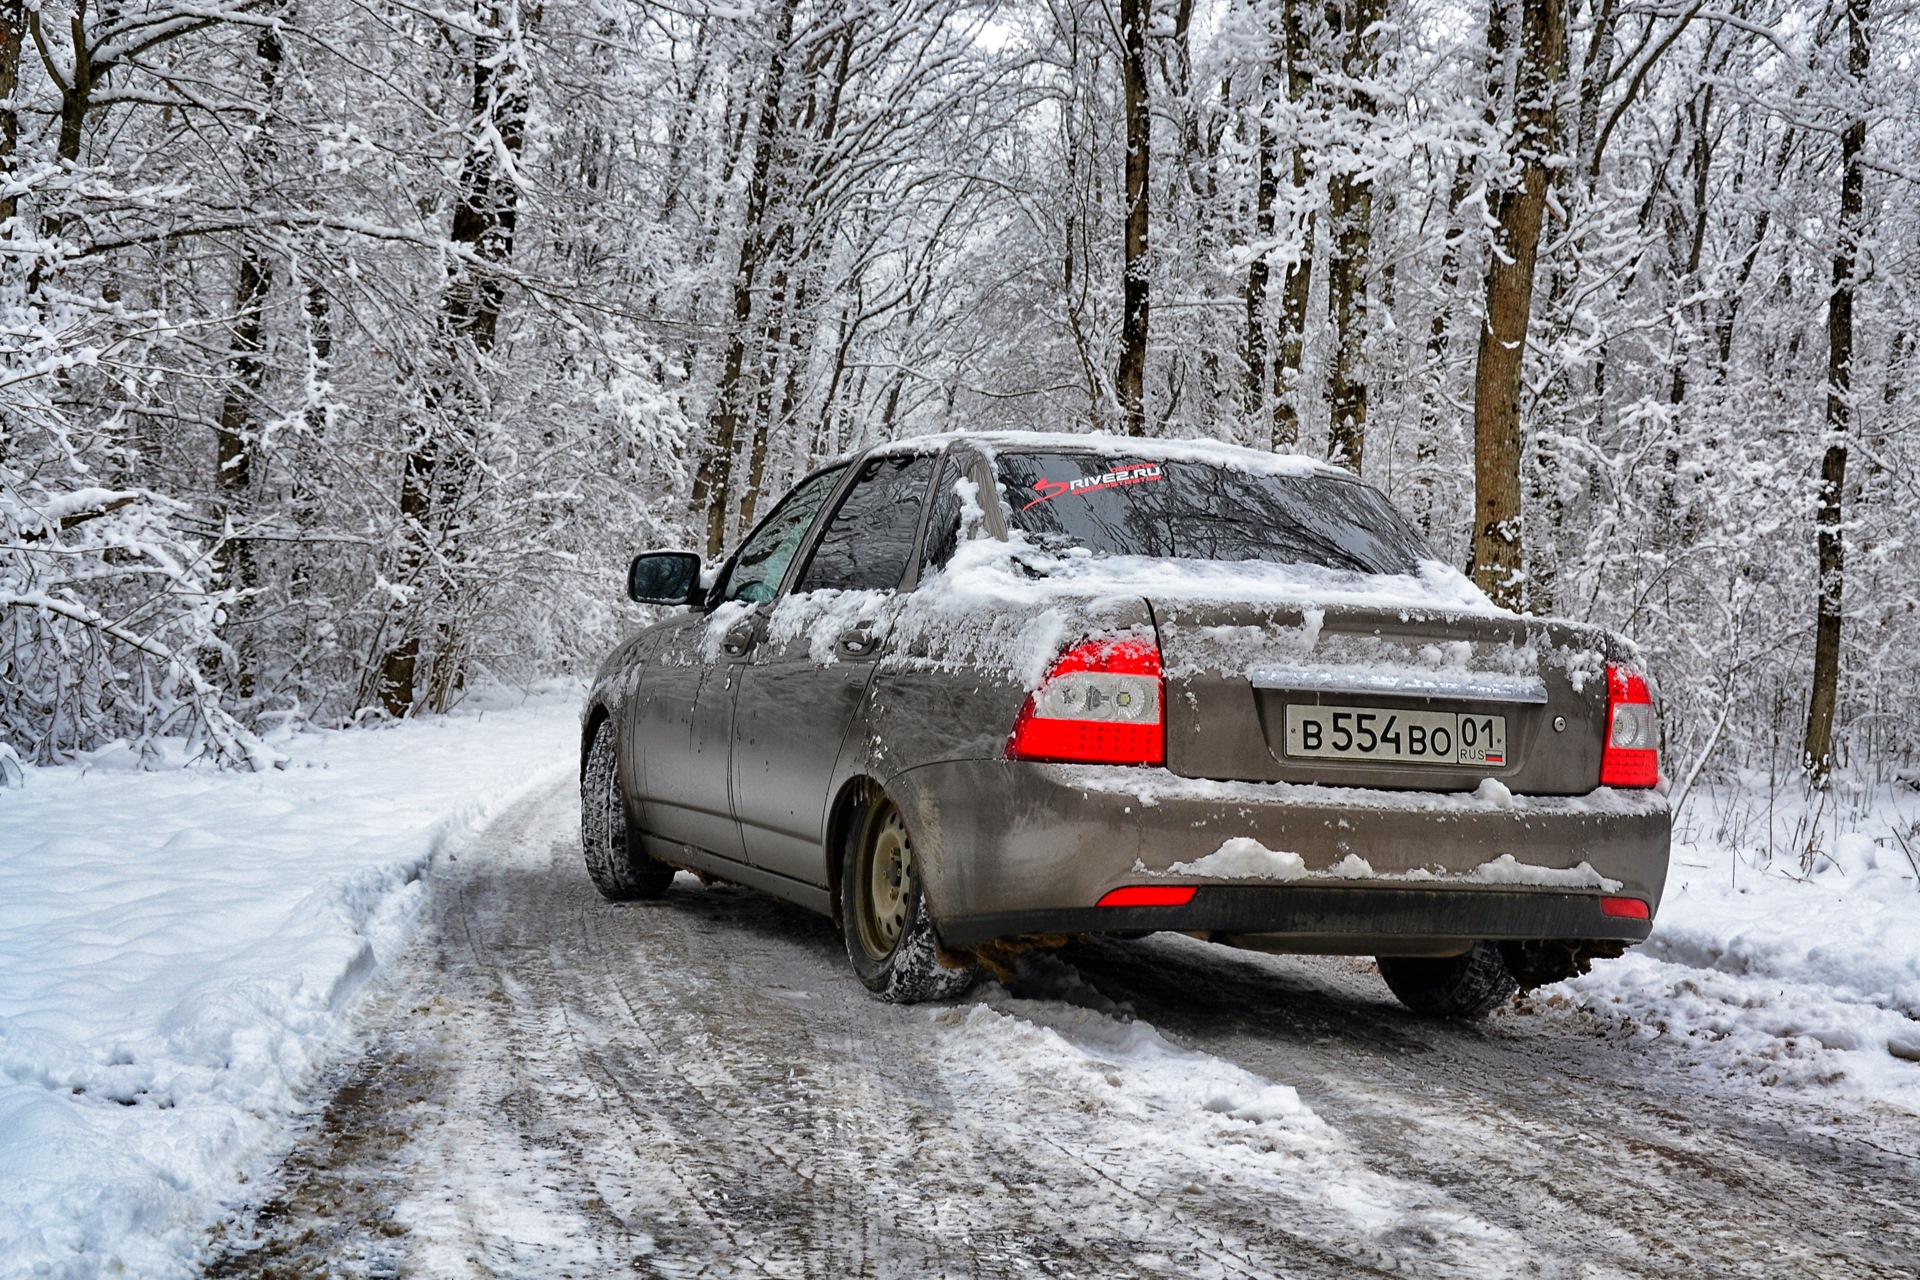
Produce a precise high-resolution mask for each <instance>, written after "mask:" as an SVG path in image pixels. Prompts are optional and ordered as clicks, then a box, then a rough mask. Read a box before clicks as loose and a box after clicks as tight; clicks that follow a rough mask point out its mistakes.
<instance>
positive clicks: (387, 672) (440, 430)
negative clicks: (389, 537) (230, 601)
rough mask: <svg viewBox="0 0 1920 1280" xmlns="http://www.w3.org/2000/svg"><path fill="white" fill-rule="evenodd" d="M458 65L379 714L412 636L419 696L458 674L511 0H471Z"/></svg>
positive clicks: (397, 706) (507, 184)
mask: <svg viewBox="0 0 1920 1280" xmlns="http://www.w3.org/2000/svg"><path fill="white" fill-rule="evenodd" d="M473 16H474V25H473V30H472V32H471V35H470V36H469V40H470V45H469V47H470V49H471V56H470V60H469V63H468V71H469V75H470V85H471V92H472V97H471V99H470V102H471V115H470V116H469V121H470V123H469V126H468V130H467V133H466V142H467V147H466V154H465V156H464V157H463V158H462V160H461V166H460V180H459V193H458V198H457V200H456V202H455V204H454V209H453V222H452V226H451V228H450V233H449V236H448V239H449V241H450V242H451V245H452V248H453V253H452V254H451V255H450V261H449V263H448V266H447V283H446V290H445V292H444V294H443V295H442V302H441V312H440V334H439V337H440V350H439V351H437V352H435V353H434V355H435V358H436V367H437V369H438V370H439V372H438V376H437V377H436V379H435V380H434V381H433V382H431V383H430V384H429V386H428V396H427V405H426V409H427V412H426V413H425V414H424V415H423V416H422V422H421V424H420V427H419V429H418V431H417V434H416V438H415V439H414V440H413V442H412V443H411V444H410V446H409V448H408V450H407V454H406V461H405V467H404V471H403V474H402V478H401V483H400V515H401V519H402V521H403V522H404V523H403V526H402V530H403V535H404V544H403V545H404V551H403V554H402V572H403V574H404V575H405V577H406V578H407V580H408V581H409V582H410V583H412V585H413V586H414V589H415V599H414V600H413V601H411V602H409V607H407V608H406V609H404V610H403V612H402V614H401V617H400V619H399V624H398V626H399V636H398V638H397V640H396V641H395V642H394V644H393V645H392V646H391V647H390V648H389V649H388V650H387V652H386V655H385V656H384V657H383V658H382V659H381V663H380V674H379V692H380V701H381V704H382V705H383V706H384V707H385V708H386V710H387V713H388V714H389V715H394V716H402V715H406V714H408V713H409V712H411V711H412V710H413V708H414V707H415V706H416V705H418V703H419V702H420V701H421V697H420V695H421V693H422V692H423V691H422V690H420V689H419V688H418V687H417V685H416V680H417V677H418V674H419V673H418V670H417V667H418V663H419V659H420V656H421V648H422V641H423V639H424V638H425V637H426V636H428V635H431V636H432V638H433V639H434V641H435V642H436V644H435V649H434V652H433V666H432V670H431V674H430V679H429V681H428V687H427V688H426V690H425V691H424V693H425V699H424V700H425V702H426V703H427V704H428V705H430V706H433V707H435V708H436V709H437V708H440V707H444V706H445V705H446V702H447V699H448V696H449V695H450V694H451V693H452V692H453V691H454V689H455V688H457V687H458V684H459V682H460V651H459V638H458V636H457V634H456V632H455V628H454V624H453V621H452V618H451V616H450V614H449V606H450V604H451V603H452V596H451V592H452V590H453V588H454V583H453V581H452V579H451V576H450V574H449V573H448V565H449V563H450V562H451V561H453V560H455V559H457V557H458V556H459V555H460V554H461V548H460V545H459V539H460V529H459V519H458V513H459V509H460V506H461V503H462V501H463V499H464V497H465V495H466V489H467V485H468V481H469V479H470V478H471V476H472V474H473V470H474V463H475V455H476V451H477V449H478V447H479V443H480V442H479V439H478V430H479V419H480V417H481V416H482V415H483V414H484V413H485V412H486V409H487V404H488V398H489V397H488V394H487V391H486V373H487V370H486V364H487V357H488V355H489V354H490V353H491V352H492V351H493V347H494V342H495V340H496V338H497V337H498V335H499V324H500V308H501V303H502V301H503V300H504V297H505V293H506V284H505V281H504V280H503V279H502V278H501V275H500V273H499V268H500V267H502V266H503V265H505V264H506V263H507V261H508V260H509V259H510V258H511V257H512V255H513V236H514V228H515V226H516V223H517V220H518V214H519V200H520V193H519V179H518V175H517V174H516V173H515V171H514V166H515V163H516V162H517V161H518V159H519V156H520V151H521V147H522V145H523V144H524V142H525V137H526V118H527V84H526V78H525V77H526V67H525V65H524V62H525V51H524V49H523V47H522V43H521V29H520V16H521V15H520V8H519V5H518V3H517V0H480V7H479V8H477V9H476V10H475V12H474V15H473Z"/></svg>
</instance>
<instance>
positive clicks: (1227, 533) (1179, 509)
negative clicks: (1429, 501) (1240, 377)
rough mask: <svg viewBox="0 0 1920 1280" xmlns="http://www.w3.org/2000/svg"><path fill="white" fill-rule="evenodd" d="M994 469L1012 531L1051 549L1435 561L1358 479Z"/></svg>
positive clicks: (1200, 465) (1354, 563) (1033, 458)
mask: <svg viewBox="0 0 1920 1280" xmlns="http://www.w3.org/2000/svg"><path fill="white" fill-rule="evenodd" d="M997 465H998V468H999V474H1000V483H1001V485H1002V487H1003V489H1004V490H1005V494H1006V499H1007V505H1008V508H1009V513H1010V516H1011V522H1012V527H1013V528H1015V529H1018V530H1020V531H1021V532H1023V533H1025V534H1026V535H1027V536H1028V538H1030V539H1031V540H1033V541H1035V542H1037V543H1039V544H1040V545H1041V546H1043V547H1048V548H1050V549H1061V550H1064V549H1066V548H1068V547H1084V548H1085V549H1087V550H1088V551H1091V552H1092V553H1093V554H1094V555H1096V556H1151V557H1154V558H1156V559H1173V560H1227V561H1240V560H1264V561H1269V562H1272V563H1277V564H1309V565H1318V566H1321V567H1324V568H1329V569H1347V570H1354V571H1357V572H1361V573H1411V572H1413V571H1414V569H1415V568H1416V567H1417V566H1418V564H1419V562H1420V561H1422V560H1425V559H1431V558H1432V553H1431V552H1430V551H1429V550H1428V549H1427V546H1426V544H1425V542H1423V541H1422V540H1421V538H1420V535H1419V534H1418V533H1415V532H1414V530H1413V528H1412V526H1410V525H1408V523H1407V522H1406V520H1405V519H1403V518H1402V517H1401V515H1400V513H1399V512H1398V511H1396V510H1394V508H1393V504H1392V503H1390V502H1388V501H1387V499H1386V497H1385V495H1383V494H1382V493H1381V492H1380V491H1379V490H1377V489H1375V488H1373V487H1372V486H1370V485H1367V484H1363V483H1361V482H1360V481H1358V480H1347V479H1343V478H1341V477H1338V476H1326V475H1304V476H1292V475H1273V474H1266V473H1261V472H1258V471H1251V470H1241V469H1239V468H1236V467H1233V466H1231V465H1226V464H1223V463H1217V462H1186V461H1177V460H1172V459H1168V460H1163V461H1155V460H1153V459H1152V458H1151V457H1139V458H1133V459H1129V458H1124V457H1121V456H1118V455H1113V454H1091V453H1007V454H1002V455H1000V457H999V459H998V462H997Z"/></svg>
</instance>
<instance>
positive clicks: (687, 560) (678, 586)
mask: <svg viewBox="0 0 1920 1280" xmlns="http://www.w3.org/2000/svg"><path fill="white" fill-rule="evenodd" d="M705 595H706V591H705V590H704V589H703V588H702V587H701V585H700V557H699V556H697V555H695V554H694V553H693V552H691V551H643V552H641V553H640V554H639V555H637V556H635V557H634V558H633V563H632V564H631V565H629V566H627V597H628V598H629V599H631V600H636V601H638V602H639V603H641V604H699V603H700V602H701V600H702V598H703V597H704V596H705Z"/></svg>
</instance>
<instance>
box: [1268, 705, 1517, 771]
mask: <svg viewBox="0 0 1920 1280" xmlns="http://www.w3.org/2000/svg"><path fill="white" fill-rule="evenodd" d="M1287 754H1288V755H1290V756H1300V757H1304V758H1307V759H1313V760H1378V761H1381V762H1383V763H1390V764H1402V763H1404V764H1465V765H1492V766H1494V767H1496V768H1498V767H1504V766H1505V765H1506V763H1507V718H1506V717H1505V716H1475V715H1455V714H1454V713H1453V712H1451V711H1384V710H1381V709H1379V708H1377V707H1302V706H1294V705H1291V704H1289V705H1288V707H1287Z"/></svg>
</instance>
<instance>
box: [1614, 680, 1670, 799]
mask: <svg viewBox="0 0 1920 1280" xmlns="http://www.w3.org/2000/svg"><path fill="white" fill-rule="evenodd" d="M1658 781H1660V750H1659V728H1658V726H1657V725H1656V724H1655V723H1654V718H1653V694H1652V692H1651V691H1649V690H1648V688H1647V680H1646V677H1645V676H1643V675H1641V674H1640V673H1639V672H1637V671H1629V670H1627V669H1626V668H1625V667H1616V666H1611V665H1610V666H1608V667H1607V745H1606V749H1605V750H1604V751H1602V752H1601V754H1600V785H1601V786H1603V787H1650V786H1652V785H1653V784H1654V783H1656V782H1658Z"/></svg>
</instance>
